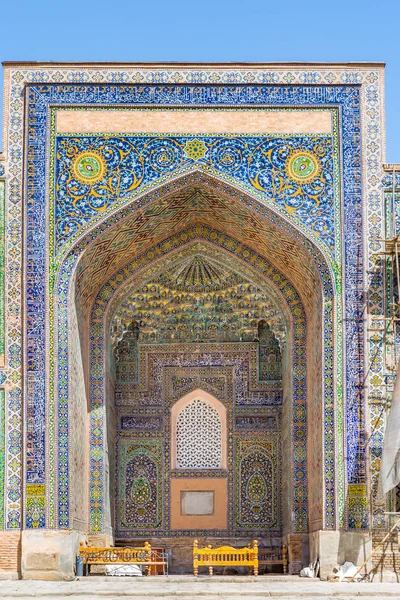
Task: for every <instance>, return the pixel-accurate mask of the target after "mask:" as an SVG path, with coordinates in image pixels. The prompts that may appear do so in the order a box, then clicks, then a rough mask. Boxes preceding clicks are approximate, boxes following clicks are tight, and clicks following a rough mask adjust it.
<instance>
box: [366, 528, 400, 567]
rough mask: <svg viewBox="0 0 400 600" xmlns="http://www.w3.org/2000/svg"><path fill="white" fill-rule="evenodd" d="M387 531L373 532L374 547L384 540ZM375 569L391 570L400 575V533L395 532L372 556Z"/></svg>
mask: <svg viewBox="0 0 400 600" xmlns="http://www.w3.org/2000/svg"><path fill="white" fill-rule="evenodd" d="M386 534H387V532H385V531H382V532H376V531H375V532H373V535H372V543H373V548H376V546H377V545H378V544H379V543H380V542H381V541H382V540H383V538H384V537H385V535H386ZM372 565H373V569H374V571H376V572H378V573H379V572H382V571H389V572H391V573H396V574H398V575H399V576H400V548H399V534H398V532H397V531H396V532H394V533H393V534H392V535H391V536H390V537H389V538H388V539H387V541H386V542H385V544H384V545H383V546H382V547H381V548H379V550H378V551H377V552H376V554H374V556H373V557H372Z"/></svg>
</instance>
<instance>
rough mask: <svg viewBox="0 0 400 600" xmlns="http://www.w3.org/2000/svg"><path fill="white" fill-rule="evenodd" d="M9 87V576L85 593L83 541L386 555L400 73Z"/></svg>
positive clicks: (16, 70) (61, 80)
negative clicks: (80, 586)
mask: <svg viewBox="0 0 400 600" xmlns="http://www.w3.org/2000/svg"><path fill="white" fill-rule="evenodd" d="M4 82H5V88H4V89H5V94H4V130H3V154H1V155H0V204H1V210H0V230H1V234H2V235H1V246H0V252H1V256H0V267H1V268H0V283H1V285H0V290H1V298H0V428H1V429H0V443H1V446H0V530H1V531H0V546H1V547H2V548H7V551H6V552H5V554H4V556H1V557H0V570H1V572H2V573H3V576H15V575H16V574H22V576H23V577H26V578H42V577H44V578H59V577H70V576H72V574H73V572H74V567H75V557H76V553H77V549H78V546H79V543H80V542H84V543H90V544H93V545H98V546H99V545H100V546H105V545H113V544H127V545H135V544H136V545H137V544H142V543H143V541H150V542H151V544H152V545H153V546H154V547H161V548H164V549H166V551H168V553H169V556H170V567H171V570H172V571H174V572H190V569H191V559H190V556H191V548H192V545H193V540H194V539H195V538H197V539H199V540H200V541H201V542H204V543H206V544H208V543H211V544H215V545H222V542H223V543H224V544H225V543H229V544H231V545H238V544H241V545H243V544H246V545H247V543H248V542H250V541H252V540H253V539H257V540H258V541H259V543H261V545H262V544H265V545H266V546H268V545H271V546H274V547H275V546H281V545H282V544H283V543H285V544H287V545H288V547H289V568H290V570H291V572H292V573H296V572H298V571H299V569H300V567H301V566H302V565H303V566H304V565H306V564H308V563H309V561H310V560H313V559H315V558H317V557H318V558H319V559H320V562H321V569H322V571H321V572H322V575H323V576H326V575H327V574H328V573H329V572H330V570H331V568H332V566H333V565H335V564H336V563H337V562H340V561H342V562H343V560H344V559H346V560H351V561H353V562H360V561H361V560H362V559H364V558H366V556H367V555H368V553H369V551H370V550H371V548H372V544H373V542H374V540H377V539H379V538H380V536H381V534H382V532H384V531H386V529H387V525H388V521H387V519H386V518H385V515H384V513H385V512H387V511H391V510H392V511H394V510H396V506H397V505H396V493H395V491H394V492H393V493H392V494H390V495H389V496H388V497H387V498H386V499H382V498H380V497H379V495H378V494H377V481H378V476H379V464H380V457H381V451H382V443H383V436H384V428H385V420H386V414H387V407H388V403H387V401H388V400H389V401H390V393H391V389H392V384H393V378H394V373H395V369H396V352H395V350H396V336H395V330H394V325H393V322H392V321H393V319H392V317H393V314H392V313H391V307H392V296H391V294H392V293H393V288H394V287H396V284H395V283H393V281H394V280H393V276H392V275H391V271H390V264H391V263H390V261H391V257H390V256H388V255H385V254H384V251H385V248H386V246H385V239H386V238H389V237H394V236H395V235H397V231H398V213H397V212H396V211H395V206H396V190H397V186H398V185H399V184H400V177H399V178H397V179H396V177H397V174H396V167H393V168H391V169H390V170H388V167H385V166H384V164H385V123H384V102H383V89H384V65H382V64H355V63H354V64H288V65H284V64H257V65H251V64H248V65H234V64H232V65H222V64H221V65H220V64H218V65H215V64H214V65H198V64H195V65H188V64H165V65H163V64H156V65H153V64H140V65H135V64H53V63H43V64H38V63H5V64H4ZM393 178H394V180H393ZM392 325H393V326H392ZM2 561H3V562H2Z"/></svg>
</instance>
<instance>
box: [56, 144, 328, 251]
mask: <svg viewBox="0 0 400 600" xmlns="http://www.w3.org/2000/svg"><path fill="white" fill-rule="evenodd" d="M54 153H55V156H56V161H55V162H56V166H55V174H54V180H55V182H56V190H55V194H54V197H55V200H54V201H55V207H54V219H55V224H54V231H55V233H54V235H55V248H56V252H57V251H59V250H60V249H62V248H63V246H65V243H66V242H67V241H68V240H69V239H70V238H72V237H74V236H75V237H76V235H77V234H79V232H80V230H83V229H84V228H85V227H86V226H87V225H88V224H90V223H91V222H92V221H93V220H96V219H98V218H99V216H102V215H103V214H104V213H106V212H109V209H110V208H112V207H113V206H114V205H115V203H116V202H117V201H118V202H119V203H120V204H121V203H122V202H123V201H124V200H125V202H126V201H128V200H130V199H132V198H133V197H134V196H135V195H137V193H138V192H140V191H141V189H142V187H144V188H146V187H147V188H148V187H149V186H150V184H152V183H153V182H158V181H159V180H160V178H161V177H163V176H164V177H165V176H169V177H171V176H172V177H173V176H174V175H175V173H176V172H179V171H180V172H182V171H185V170H190V169H193V168H196V169H204V170H207V171H209V172H211V173H214V174H216V175H219V176H220V175H226V176H228V177H229V178H230V180H231V181H234V182H235V183H236V184H238V185H243V186H244V187H245V188H248V189H249V190H250V191H253V192H254V191H257V192H262V193H263V194H264V195H265V199H266V200H268V201H270V202H273V203H274V205H275V206H279V207H281V208H282V209H284V211H285V212H286V214H288V215H290V216H291V217H292V218H293V219H296V220H299V221H301V222H302V223H303V224H304V225H305V226H306V227H308V228H309V229H310V230H311V231H313V232H314V233H315V234H316V235H317V236H319V237H320V239H321V241H323V242H324V243H325V244H326V246H327V247H328V248H329V249H330V250H331V251H334V248H335V235H334V161H333V155H334V148H333V139H332V136H322V135H319V136H317V135H309V136H305V135H304V136H293V135H288V136H282V137H277V136H272V135H271V136H269V137H264V136H243V135H242V136H238V135H237V136H233V135H227V136H218V137H210V136H208V137H206V136H201V135H197V136H171V135H168V136H167V135H164V136H140V135H136V136H129V137H128V136H118V137H117V136H111V135H108V136H105V135H96V136H88V135H77V134H72V135H70V136H68V137H67V136H56V138H55V149H54Z"/></svg>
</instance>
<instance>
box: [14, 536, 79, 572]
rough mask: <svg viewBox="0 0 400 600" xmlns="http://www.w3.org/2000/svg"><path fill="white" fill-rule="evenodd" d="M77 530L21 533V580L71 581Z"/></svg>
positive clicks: (76, 548) (75, 552) (76, 546)
mask: <svg viewBox="0 0 400 600" xmlns="http://www.w3.org/2000/svg"><path fill="white" fill-rule="evenodd" d="M84 537H85V536H84V535H82V534H79V533H78V532H76V531H50V530H45V531H43V530H41V531H35V530H24V531H23V532H22V552H21V575H22V579H47V580H58V579H65V580H69V579H72V578H73V577H74V575H75V560H76V555H77V553H78V549H79V543H80V542H81V541H83V540H84Z"/></svg>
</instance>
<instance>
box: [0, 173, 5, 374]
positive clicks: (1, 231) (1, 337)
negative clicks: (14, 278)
mask: <svg viewBox="0 0 400 600" xmlns="http://www.w3.org/2000/svg"><path fill="white" fill-rule="evenodd" d="M0 176H1V175H0ZM5 189H6V187H5V181H2V180H1V179H0V367H2V366H4V364H5V320H4V318H5V306H4V303H5V297H4V286H5V278H4V277H5V238H4V236H5V199H6V195H5V194H6V192H5Z"/></svg>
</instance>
